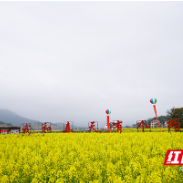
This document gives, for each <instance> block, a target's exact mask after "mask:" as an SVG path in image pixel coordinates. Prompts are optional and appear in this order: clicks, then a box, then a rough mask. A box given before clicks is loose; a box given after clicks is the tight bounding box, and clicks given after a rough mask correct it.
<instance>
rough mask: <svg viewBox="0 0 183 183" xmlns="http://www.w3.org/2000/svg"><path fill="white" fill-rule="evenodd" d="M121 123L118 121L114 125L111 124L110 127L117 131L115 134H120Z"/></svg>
mask: <svg viewBox="0 0 183 183" xmlns="http://www.w3.org/2000/svg"><path fill="white" fill-rule="evenodd" d="M122 123H123V121H119V120H117V122H116V123H113V124H112V126H113V129H115V128H116V129H117V132H119V131H120V133H121V132H122Z"/></svg>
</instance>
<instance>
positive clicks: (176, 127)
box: [167, 118, 180, 132]
mask: <svg viewBox="0 0 183 183" xmlns="http://www.w3.org/2000/svg"><path fill="white" fill-rule="evenodd" d="M172 122H173V119H171V120H170V121H168V122H167V124H168V132H169V131H170V128H171V127H173V128H174V130H175V131H177V132H178V131H179V129H180V123H179V122H177V118H175V121H174V123H172ZM176 124H177V126H176Z"/></svg>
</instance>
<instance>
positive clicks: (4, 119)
mask: <svg viewBox="0 0 183 183" xmlns="http://www.w3.org/2000/svg"><path fill="white" fill-rule="evenodd" d="M5 123H6V125H8V126H11V125H12V126H21V125H22V123H31V128H32V129H41V125H42V123H43V122H40V121H38V120H33V119H28V118H25V117H22V116H20V115H18V114H16V113H14V112H12V111H10V110H8V109H0V125H4V124H5ZM65 123H66V121H65V122H60V123H52V129H53V130H56V129H57V128H58V127H61V128H63V127H64V126H63V124H65ZM38 126H39V127H38ZM54 126H56V127H54ZM73 127H74V128H78V129H83V128H84V125H79V124H78V125H77V124H74V126H73ZM86 127H87V126H86ZM86 127H85V128H86Z"/></svg>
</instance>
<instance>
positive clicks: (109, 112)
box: [105, 109, 112, 133]
mask: <svg viewBox="0 0 183 183" xmlns="http://www.w3.org/2000/svg"><path fill="white" fill-rule="evenodd" d="M105 113H106V114H107V127H108V130H109V132H110V133H112V132H111V129H110V126H109V114H111V111H109V109H107V110H106V111H105Z"/></svg>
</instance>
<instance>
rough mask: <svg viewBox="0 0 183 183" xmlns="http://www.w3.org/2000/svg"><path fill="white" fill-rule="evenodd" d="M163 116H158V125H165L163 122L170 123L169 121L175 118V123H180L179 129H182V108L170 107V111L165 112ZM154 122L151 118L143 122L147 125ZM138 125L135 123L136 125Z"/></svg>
mask: <svg viewBox="0 0 183 183" xmlns="http://www.w3.org/2000/svg"><path fill="white" fill-rule="evenodd" d="M166 114H167V115H165V116H162V115H161V116H158V120H159V121H160V123H161V124H162V125H164V124H165V122H167V121H170V120H171V119H173V121H174V120H175V118H177V121H178V122H179V123H180V128H183V107H182V108H175V107H172V108H171V109H169V110H167V111H166ZM153 120H156V117H153V118H148V119H147V120H145V121H144V122H145V123H146V124H147V125H150V122H151V121H153ZM138 124H139V123H137V125H138Z"/></svg>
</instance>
